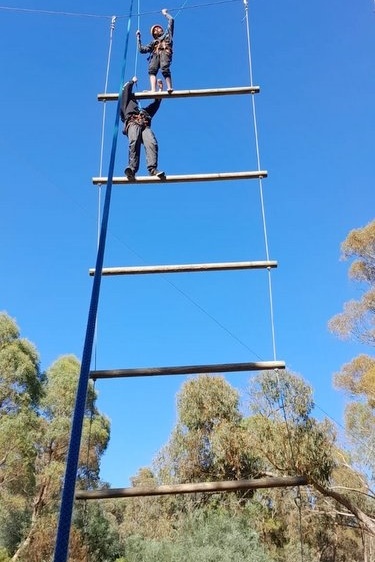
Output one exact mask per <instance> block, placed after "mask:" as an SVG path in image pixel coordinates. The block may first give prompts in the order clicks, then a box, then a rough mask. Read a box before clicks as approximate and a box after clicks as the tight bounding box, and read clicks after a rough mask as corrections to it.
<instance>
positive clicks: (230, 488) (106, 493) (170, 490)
mask: <svg viewBox="0 0 375 562" xmlns="http://www.w3.org/2000/svg"><path fill="white" fill-rule="evenodd" d="M307 483H308V482H307V478H305V477H304V476H281V477H268V478H252V479H251V480H250V479H249V480H224V481H223V482H193V483H188V484H174V485H164V486H138V487H134V488H103V489H101V490H87V491H86V490H77V491H76V494H75V497H76V499H77V500H99V499H110V498H134V497H141V496H163V495H168V494H169V495H170V494H192V493H196V492H203V493H207V492H236V491H238V490H256V489H258V488H288V487H292V486H305V485H306V484H307Z"/></svg>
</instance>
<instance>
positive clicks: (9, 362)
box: [0, 312, 41, 416]
mask: <svg viewBox="0 0 375 562" xmlns="http://www.w3.org/2000/svg"><path fill="white" fill-rule="evenodd" d="M0 373H1V377H0V416H1V415H4V414H9V413H12V412H14V413H17V412H19V411H20V409H22V408H23V407H26V408H27V407H29V406H30V407H31V406H37V405H38V402H39V398H40V394H41V375H40V372H39V356H38V353H37V351H36V349H35V347H34V346H33V345H32V344H31V343H30V342H28V341H27V340H24V339H21V338H19V329H18V326H17V324H16V323H15V321H14V320H12V319H11V318H10V317H9V316H8V315H7V314H6V313H5V312H2V313H0Z"/></svg>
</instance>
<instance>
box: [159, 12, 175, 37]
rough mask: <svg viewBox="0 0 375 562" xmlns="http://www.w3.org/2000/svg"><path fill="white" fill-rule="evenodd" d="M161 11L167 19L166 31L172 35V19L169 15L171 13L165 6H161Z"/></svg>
mask: <svg viewBox="0 0 375 562" xmlns="http://www.w3.org/2000/svg"><path fill="white" fill-rule="evenodd" d="M161 13H162V14H163V16H165V17H166V18H167V20H168V27H167V32H168V33H169V34H170V35H171V37H173V32H174V19H173V17H172V16H171V14H170V13H169V12H168V10H167V8H163V9H162V11H161Z"/></svg>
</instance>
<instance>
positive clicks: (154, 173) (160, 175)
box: [150, 168, 165, 180]
mask: <svg viewBox="0 0 375 562" xmlns="http://www.w3.org/2000/svg"><path fill="white" fill-rule="evenodd" d="M150 176H157V177H158V178H159V179H161V180H162V179H165V172H161V171H160V170H157V169H156V168H153V169H152V170H150Z"/></svg>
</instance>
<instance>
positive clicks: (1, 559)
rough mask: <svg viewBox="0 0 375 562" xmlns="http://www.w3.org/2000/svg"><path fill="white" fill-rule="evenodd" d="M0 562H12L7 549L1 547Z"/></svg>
mask: <svg viewBox="0 0 375 562" xmlns="http://www.w3.org/2000/svg"><path fill="white" fill-rule="evenodd" d="M0 562H11V559H10V556H9V555H8V552H7V550H6V548H1V547H0Z"/></svg>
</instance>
